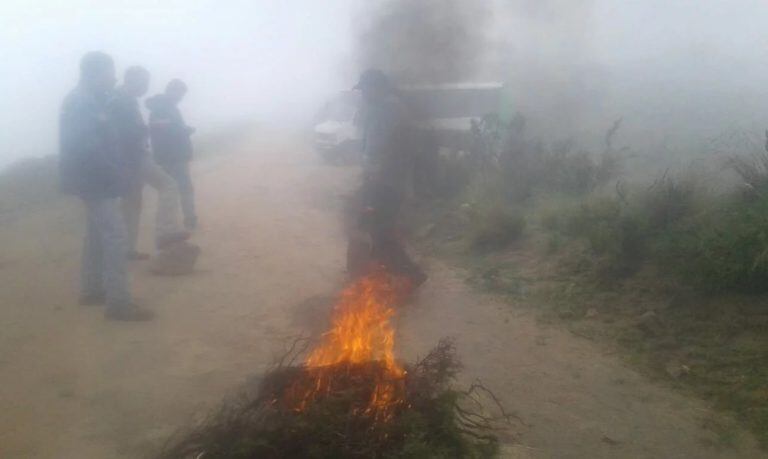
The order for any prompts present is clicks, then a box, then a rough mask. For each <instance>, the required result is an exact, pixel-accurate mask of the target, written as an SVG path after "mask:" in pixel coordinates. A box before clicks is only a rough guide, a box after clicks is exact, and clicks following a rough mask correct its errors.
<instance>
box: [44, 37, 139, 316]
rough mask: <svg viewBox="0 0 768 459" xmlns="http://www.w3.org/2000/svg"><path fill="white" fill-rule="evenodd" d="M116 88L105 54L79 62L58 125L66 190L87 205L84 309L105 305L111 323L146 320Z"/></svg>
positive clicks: (61, 165)
mask: <svg viewBox="0 0 768 459" xmlns="http://www.w3.org/2000/svg"><path fill="white" fill-rule="evenodd" d="M114 85H115V66H114V63H113V61H112V58H111V57H110V56H108V55H106V54H104V53H101V52H92V53H88V54H86V55H85V56H84V57H83V58H82V60H81V61H80V82H79V83H78V85H77V87H76V88H75V89H73V90H72V91H71V92H70V93H69V95H67V97H66V98H65V99H64V103H63V105H62V108H61V113H60V120H59V124H60V125H59V129H60V132H59V136H60V138H59V142H60V145H59V150H60V153H59V154H60V175H61V187H62V191H63V192H65V193H69V194H73V195H76V196H78V197H79V198H80V199H81V200H82V202H83V204H84V205H85V210H86V216H87V230H86V236H85V243H84V246H83V259H82V279H81V282H82V286H81V297H80V302H81V303H82V304H101V303H106V306H107V308H106V317H107V318H109V319H116V320H147V319H150V318H151V317H152V314H151V313H150V312H149V311H146V310H144V309H140V308H138V307H137V306H136V305H134V303H133V300H132V298H131V294H130V292H129V289H128V274H127V271H126V246H125V228H124V225H123V220H122V216H121V214H120V206H119V199H120V197H121V196H122V195H123V194H124V193H125V190H126V168H125V163H124V161H123V158H122V156H121V155H120V152H119V150H118V148H117V133H116V131H115V129H114V126H113V124H112V122H111V120H110V118H109V116H108V112H107V100H108V98H109V94H110V91H112V89H113V87H114Z"/></svg>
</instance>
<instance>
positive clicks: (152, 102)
mask: <svg viewBox="0 0 768 459" xmlns="http://www.w3.org/2000/svg"><path fill="white" fill-rule="evenodd" d="M186 94H187V85H186V84H184V82H183V81H181V80H171V81H170V82H169V83H168V85H167V86H166V88H165V93H163V94H158V95H156V96H154V97H151V98H149V99H148V100H147V102H146V106H147V109H148V110H149V137H150V140H151V142H152V151H153V152H154V156H155V161H156V162H157V163H158V164H159V165H160V166H161V167H162V168H163V169H164V170H165V171H166V173H168V175H170V176H171V177H173V179H174V180H175V181H176V185H177V187H178V190H179V196H180V202H181V211H182V213H183V214H184V226H185V227H186V228H187V229H194V228H195V227H196V226H197V214H196V212H195V199H194V186H193V184H192V178H191V176H190V173H189V162H190V161H191V160H192V140H191V139H190V136H191V135H192V134H193V133H194V132H195V129H194V128H192V127H190V126H187V124H186V123H185V122H184V117H183V116H182V115H181V111H179V106H178V105H179V102H181V100H182V99H184V96H185V95H186Z"/></svg>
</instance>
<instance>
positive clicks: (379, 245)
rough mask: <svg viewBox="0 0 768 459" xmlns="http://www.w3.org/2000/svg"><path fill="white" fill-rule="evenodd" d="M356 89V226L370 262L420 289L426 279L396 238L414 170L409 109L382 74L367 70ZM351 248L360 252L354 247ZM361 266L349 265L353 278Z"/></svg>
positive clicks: (378, 71)
mask: <svg viewBox="0 0 768 459" xmlns="http://www.w3.org/2000/svg"><path fill="white" fill-rule="evenodd" d="M355 89H357V90H359V91H360V92H361V94H362V99H363V107H362V108H361V113H360V120H359V122H360V126H361V128H362V130H363V161H364V163H363V186H362V189H361V191H360V201H361V209H360V216H359V222H358V224H359V227H360V229H361V230H362V231H363V232H365V233H367V235H368V237H369V240H370V256H371V258H372V261H373V262H375V263H379V264H383V265H385V266H386V267H387V268H389V269H390V270H391V271H393V272H394V273H396V274H399V275H403V276H405V277H407V278H408V279H409V280H410V281H411V284H412V286H413V287H418V286H419V285H421V284H422V283H423V282H424V281H426V279H427V276H426V275H425V274H424V272H423V271H422V270H421V268H419V267H418V266H417V265H416V263H414V262H413V261H412V260H411V258H410V257H409V256H408V254H407V253H406V251H405V249H404V247H403V245H402V243H401V241H400V237H399V236H398V234H397V233H398V231H397V220H398V217H399V214H400V208H401V206H402V204H403V200H404V199H405V195H406V189H407V187H408V179H409V177H410V176H411V173H412V168H413V158H412V151H411V150H412V148H411V147H410V144H409V142H408V139H409V135H410V131H409V121H408V114H407V110H406V109H405V107H404V105H403V104H402V102H401V101H400V99H399V97H398V96H397V94H396V91H395V88H394V87H393V86H392V84H391V83H390V81H389V78H388V77H387V76H386V75H385V74H384V73H383V72H381V71H380V70H375V69H372V70H367V71H366V72H364V73H363V74H362V75H361V77H360V81H359V82H358V84H357V85H356V86H355ZM351 244H352V245H354V244H355V243H354V241H351ZM350 250H351V251H352V252H353V253H354V252H355V251H359V249H358V248H354V247H350ZM353 258H354V257H353ZM350 261H351V262H352V264H353V265H354V264H355V261H354V260H350ZM361 268H362V269H365V268H364V267H361V266H359V265H358V266H351V267H350V271H351V272H352V273H353V274H354V273H355V271H357V272H359V271H360V270H361Z"/></svg>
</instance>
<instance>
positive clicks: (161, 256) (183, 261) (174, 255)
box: [149, 241, 200, 276]
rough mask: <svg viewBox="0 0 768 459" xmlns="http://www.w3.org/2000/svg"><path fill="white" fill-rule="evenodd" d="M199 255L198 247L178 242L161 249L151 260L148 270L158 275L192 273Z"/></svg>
mask: <svg viewBox="0 0 768 459" xmlns="http://www.w3.org/2000/svg"><path fill="white" fill-rule="evenodd" d="M199 256H200V247H198V246H196V245H194V244H190V243H189V242H186V241H185V242H179V243H178V244H174V245H172V246H170V247H168V249H166V250H161V251H160V252H159V253H158V254H157V256H156V257H155V259H154V260H153V262H152V264H151V266H150V268H149V269H150V271H151V272H152V274H155V275H158V276H181V275H184V274H192V273H193V272H194V270H195V262H196V261H197V258H198V257H199Z"/></svg>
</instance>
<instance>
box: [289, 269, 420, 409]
mask: <svg viewBox="0 0 768 459" xmlns="http://www.w3.org/2000/svg"><path fill="white" fill-rule="evenodd" d="M402 293H403V288H401V287H400V286H399V284H398V282H397V279H395V278H394V277H393V276H391V275H389V274H388V273H386V272H385V271H384V270H383V269H379V270H375V271H374V272H372V273H371V274H369V275H368V276H366V277H363V278H361V279H359V280H357V281H356V282H355V283H353V284H351V285H350V286H348V287H347V288H346V289H344V291H343V292H342V294H341V297H340V299H339V301H338V303H337V304H336V305H335V307H334V312H333V322H332V327H331V329H330V330H329V331H328V332H326V333H325V334H324V335H323V338H322V341H321V343H320V344H319V345H318V347H316V348H315V349H314V350H312V352H310V354H309V356H308V357H307V359H306V361H305V366H306V368H307V371H308V373H309V375H310V377H311V378H312V381H311V384H306V382H304V383H298V384H296V385H294V388H293V390H291V391H289V398H290V399H291V400H292V405H293V406H294V407H295V409H297V410H299V411H302V410H304V409H305V408H306V407H307V406H308V404H309V403H311V402H312V400H314V399H316V398H317V397H320V396H323V395H327V394H329V393H331V392H333V391H334V390H339V387H338V386H339V385H340V384H349V383H350V381H354V380H355V377H356V376H357V377H360V376H362V377H363V379H366V380H369V381H370V380H372V381H374V387H373V388H372V390H371V393H370V400H369V401H368V404H367V406H366V407H364V408H363V410H364V412H365V413H366V414H370V415H373V416H375V417H376V418H377V419H380V420H386V419H388V418H389V417H390V416H391V414H392V411H393V409H394V408H395V407H397V406H398V405H400V404H402V403H403V402H404V396H403V381H404V376H405V370H404V369H403V368H402V367H401V366H400V365H399V364H398V363H397V360H396V359H395V352H394V346H395V330H394V328H393V327H392V324H391V323H390V320H391V319H392V317H393V315H394V314H395V305H396V303H397V301H398V299H399V298H400V297H401V295H402ZM353 371H355V372H363V373H366V374H365V375H350V372H353Z"/></svg>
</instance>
